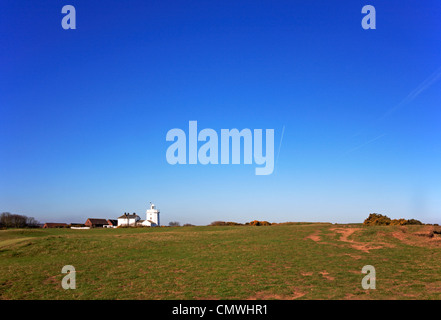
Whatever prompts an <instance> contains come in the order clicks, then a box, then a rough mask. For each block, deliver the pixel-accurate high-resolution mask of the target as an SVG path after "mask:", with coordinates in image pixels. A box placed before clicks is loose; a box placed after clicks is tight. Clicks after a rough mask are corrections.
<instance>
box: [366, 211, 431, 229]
mask: <svg viewBox="0 0 441 320" xmlns="http://www.w3.org/2000/svg"><path fill="white" fill-rule="evenodd" d="M363 224H364V225H365V226H389V225H391V226H406V225H422V224H423V223H422V222H421V221H419V220H415V219H410V220H406V219H403V218H401V219H393V220H392V219H391V218H389V217H388V216H385V215H382V214H378V213H371V214H370V215H369V217H368V218H367V219H366V220H364V222H363Z"/></svg>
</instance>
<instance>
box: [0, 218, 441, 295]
mask: <svg viewBox="0 0 441 320" xmlns="http://www.w3.org/2000/svg"><path fill="white" fill-rule="evenodd" d="M427 228H428V227H427V226H408V227H390V226H388V227H363V226H362V225H333V224H293V225H274V226H265V227H262V226H260V227H251V226H238V227H170V228H137V229H92V230H70V229H28V230H24V229H22V230H2V231H0V298H1V299H440V298H441V267H440V262H441V245H440V243H441V242H440V238H439V236H438V235H435V236H433V237H432V238H429V237H427V236H425V235H424V232H426V231H427ZM419 233H420V234H419ZM64 265H73V266H74V267H75V269H76V284H77V288H76V289H75V290H64V289H63V288H62V286H61V281H62V279H63V277H64V276H65V274H62V273H61V269H62V267H63V266H64ZM364 265H372V266H374V267H375V269H376V276H377V277H376V289H375V290H364V289H363V288H362V286H361V281H362V278H363V277H364V276H365V275H364V274H362V273H361V269H362V267H363V266H364Z"/></svg>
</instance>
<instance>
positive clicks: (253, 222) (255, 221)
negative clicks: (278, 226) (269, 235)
mask: <svg viewBox="0 0 441 320" xmlns="http://www.w3.org/2000/svg"><path fill="white" fill-rule="evenodd" d="M248 224H249V225H250V226H270V225H271V223H269V222H268V221H259V220H253V221H251V222H250V223H248Z"/></svg>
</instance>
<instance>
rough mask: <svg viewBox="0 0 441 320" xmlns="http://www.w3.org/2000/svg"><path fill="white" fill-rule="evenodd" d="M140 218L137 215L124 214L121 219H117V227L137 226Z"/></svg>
mask: <svg viewBox="0 0 441 320" xmlns="http://www.w3.org/2000/svg"><path fill="white" fill-rule="evenodd" d="M140 220H141V218H140V217H139V216H138V215H137V214H129V213H124V214H123V215H122V216H121V217H118V227H119V226H131V227H134V226H136V225H137V223H138V221H140Z"/></svg>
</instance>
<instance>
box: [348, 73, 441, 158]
mask: <svg viewBox="0 0 441 320" xmlns="http://www.w3.org/2000/svg"><path fill="white" fill-rule="evenodd" d="M439 79H441V68H439V69H438V70H436V71H435V72H434V73H432V74H431V75H430V76H429V77H428V78H427V79H426V80H424V81H423V82H422V83H421V84H420V85H419V86H418V87H416V88H415V89H414V90H413V91H412V92H411V93H409V94H408V95H407V97H406V98H404V99H403V101H401V102H400V103H399V104H397V105H396V106H395V107H393V108H391V109H389V110H388V111H387V112H386V113H384V114H383V115H382V116H381V117H379V118H378V119H377V120H375V123H376V122H379V121H381V120H383V119H384V118H386V117H388V116H390V115H391V114H392V113H394V112H396V111H397V110H399V109H401V108H402V107H404V106H405V105H406V104H409V103H411V102H412V101H413V100H414V99H416V98H417V97H418V96H419V95H420V94H421V93H422V92H423V91H425V90H427V89H428V88H429V87H430V86H432V85H433V84H434V83H436V82H437V81H438V80H439ZM362 131H363V130H361V131H360V132H358V133H357V134H355V135H354V136H357V135H359V134H360V133H361V132H362ZM383 136H384V134H382V135H380V136H378V137H376V138H374V139H372V140H369V141H367V142H365V143H363V144H361V145H359V146H357V147H355V148H353V149H351V150H349V151H347V152H346V153H345V154H348V153H350V152H353V151H355V150H357V149H360V148H361V147H363V146H365V145H367V144H369V143H371V142H374V141H376V140H378V139H380V138H381V137H383Z"/></svg>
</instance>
